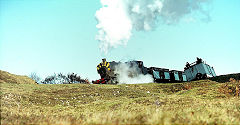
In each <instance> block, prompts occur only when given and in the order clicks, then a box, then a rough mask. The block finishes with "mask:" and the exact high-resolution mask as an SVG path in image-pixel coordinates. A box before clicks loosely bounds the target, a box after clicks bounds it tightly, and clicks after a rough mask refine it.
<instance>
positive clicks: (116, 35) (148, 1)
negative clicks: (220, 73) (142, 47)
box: [95, 0, 209, 53]
mask: <svg viewBox="0 0 240 125" xmlns="http://www.w3.org/2000/svg"><path fill="white" fill-rule="evenodd" d="M207 3H208V0H101V4H102V8H100V9H99V10H98V11H96V14H95V16H96V20H97V21H98V24H97V25H96V27H97V28H98V34H97V35H96V39H97V40H98V41H100V46H99V47H100V49H101V51H103V52H105V53H107V52H108V50H109V49H111V48H116V47H117V46H118V45H126V44H127V42H128V40H129V39H130V38H131V36H132V31H133V30H136V31H150V30H153V29H155V28H156V27H157V25H158V24H159V23H158V22H162V23H163V24H175V23H178V22H179V21H180V19H182V18H183V17H185V16H186V15H191V14H192V13H194V14H198V15H199V16H204V17H205V18H207V19H209V16H208V13H207V11H205V10H204V4H205V5H206V4H207ZM196 17H198V16H196Z"/></svg>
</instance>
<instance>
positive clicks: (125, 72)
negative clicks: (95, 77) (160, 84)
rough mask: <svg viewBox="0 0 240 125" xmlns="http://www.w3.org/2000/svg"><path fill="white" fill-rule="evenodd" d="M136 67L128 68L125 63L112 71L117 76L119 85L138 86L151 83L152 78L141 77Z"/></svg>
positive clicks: (148, 75) (149, 76) (148, 76)
mask: <svg viewBox="0 0 240 125" xmlns="http://www.w3.org/2000/svg"><path fill="white" fill-rule="evenodd" d="M137 67H138V66H137V65H132V66H130V65H129V64H126V63H120V64H119V65H116V69H115V71H114V73H115V74H118V75H117V80H118V82H119V84H138V83H152V82H153V78H152V76H151V75H150V74H146V75H143V74H142V73H141V71H140V69H139V68H137Z"/></svg>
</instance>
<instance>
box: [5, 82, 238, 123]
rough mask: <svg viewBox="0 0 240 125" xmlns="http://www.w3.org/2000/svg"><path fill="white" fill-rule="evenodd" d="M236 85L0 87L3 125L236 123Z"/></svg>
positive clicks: (26, 85) (14, 85)
mask: <svg viewBox="0 0 240 125" xmlns="http://www.w3.org/2000/svg"><path fill="white" fill-rule="evenodd" d="M239 86H240V82H239V81H236V80H235V81H234V80H232V81H231V82H226V83H218V82H215V81H211V80H200V81H194V82H186V83H168V84H157V83H148V84H121V85H93V84H60V85H59V84H58V85H49V84H48V85H46V84H45V85H44V84H42V85H34V84H10V83H2V84H1V102H2V103H1V123H2V124H33V123H34V124H239V123H240V101H239V88H238V87H239Z"/></svg>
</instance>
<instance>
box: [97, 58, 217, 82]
mask: <svg viewBox="0 0 240 125" xmlns="http://www.w3.org/2000/svg"><path fill="white" fill-rule="evenodd" d="M109 64H110V69H111V70H110V71H108V70H107V69H106V68H105V69H104V67H102V69H101V73H100V76H101V77H102V78H101V79H100V80H97V81H93V83H94V84H105V83H106V84H118V83H119V81H118V79H117V77H118V75H120V74H118V73H116V70H117V68H118V67H119V65H122V64H125V65H127V66H129V68H130V69H131V68H133V69H134V70H133V71H131V70H130V71H129V72H128V73H129V76H130V77H135V76H138V75H140V74H142V75H151V76H152V78H153V80H154V82H155V83H178V82H188V81H194V80H200V79H206V78H209V77H216V73H215V71H214V68H213V67H212V66H210V65H208V64H207V63H206V62H204V61H203V60H202V59H201V58H198V57H197V60H196V61H195V62H193V63H188V62H187V63H186V65H185V67H184V71H178V70H170V69H167V68H159V67H145V66H144V63H143V61H128V62H124V63H123V62H115V61H112V62H109Z"/></svg>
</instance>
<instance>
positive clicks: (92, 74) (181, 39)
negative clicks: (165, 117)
mask: <svg viewBox="0 0 240 125" xmlns="http://www.w3.org/2000/svg"><path fill="white" fill-rule="evenodd" d="M100 7H101V4H100V1H99V0H0V70H4V71H8V72H11V73H15V74H20V75H29V74H30V73H31V72H36V73H37V74H39V75H40V76H41V77H45V76H47V75H51V74H53V73H54V72H56V73H58V72H62V73H69V72H76V73H78V74H80V75H81V76H82V77H87V78H90V79H97V78H99V76H98V74H97V72H96V65H97V64H98V63H100V62H101V58H103V57H106V58H107V60H108V61H112V60H115V61H121V60H123V61H126V60H132V59H135V60H143V61H144V64H145V66H147V67H150V66H156V67H164V68H169V69H176V70H183V68H184V66H185V63H186V62H187V61H188V62H193V61H195V59H196V57H201V58H203V60H205V61H206V62H207V63H208V64H209V65H211V66H213V67H214V69H215V72H216V73H217V75H221V74H229V73H239V72H240V56H239V55H240V1H239V0H213V2H212V4H211V10H210V12H209V13H210V16H211V21H210V22H207V23H206V22H204V21H200V20H195V21H187V20H182V21H181V22H180V23H178V24H175V25H164V24H159V26H158V28H157V29H155V30H154V31H150V32H144V31H141V32H136V31H134V35H133V37H132V38H131V39H130V40H129V42H128V45H127V46H120V47H118V48H116V49H112V50H111V51H110V52H109V53H108V54H107V55H104V54H103V53H101V52H100V50H99V48H98V45H99V42H98V41H97V40H95V35H96V34H97V31H98V30H97V28H96V24H97V21H96V19H95V16H94V15H95V12H96V10H98V9H99V8H100Z"/></svg>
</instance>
